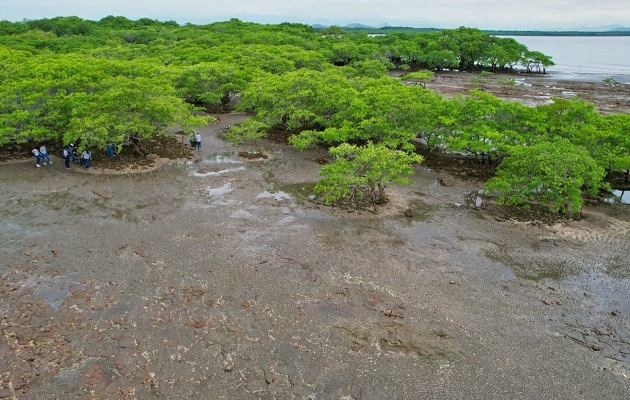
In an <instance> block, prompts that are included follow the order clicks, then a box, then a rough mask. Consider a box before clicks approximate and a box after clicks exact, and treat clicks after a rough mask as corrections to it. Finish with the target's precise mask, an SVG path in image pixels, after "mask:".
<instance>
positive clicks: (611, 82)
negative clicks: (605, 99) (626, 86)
mask: <svg viewBox="0 0 630 400" xmlns="http://www.w3.org/2000/svg"><path fill="white" fill-rule="evenodd" d="M603 82H604V83H605V84H606V86H611V87H615V86H619V85H621V82H619V81H618V80H616V79H615V78H611V77H608V78H604V80H603Z"/></svg>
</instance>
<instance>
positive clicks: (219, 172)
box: [191, 167, 246, 178]
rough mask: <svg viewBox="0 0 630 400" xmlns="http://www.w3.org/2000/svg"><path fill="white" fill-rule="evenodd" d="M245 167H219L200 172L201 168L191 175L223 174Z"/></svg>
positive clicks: (241, 169)
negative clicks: (218, 168)
mask: <svg viewBox="0 0 630 400" xmlns="http://www.w3.org/2000/svg"><path fill="white" fill-rule="evenodd" d="M245 169H246V168H245V167H236V168H227V169H220V170H217V171H214V170H212V171H206V172H202V170H198V171H195V172H193V173H191V175H192V176H195V177H198V178H203V177H206V176H218V175H223V174H227V173H230V172H238V171H244V170H245Z"/></svg>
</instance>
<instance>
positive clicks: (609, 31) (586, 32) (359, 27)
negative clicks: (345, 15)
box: [311, 23, 630, 36]
mask: <svg viewBox="0 0 630 400" xmlns="http://www.w3.org/2000/svg"><path fill="white" fill-rule="evenodd" d="M311 26H312V27H313V28H315V29H324V28H327V27H328V26H329V25H322V24H314V25H311ZM341 28H342V29H345V30H348V31H368V32H369V33H394V32H405V33H414V32H435V31H443V30H445V28H414V27H409V26H390V25H388V24H381V25H379V26H378V27H376V26H370V25H364V24H360V23H352V24H348V25H345V26H343V27H341ZM481 31H482V32H484V33H487V34H489V35H496V36H630V27H624V26H621V25H607V26H599V27H594V28H586V27H582V28H576V29H575V30H547V31H539V30H531V31H523V30H492V29H481Z"/></svg>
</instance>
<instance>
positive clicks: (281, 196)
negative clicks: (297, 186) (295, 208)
mask: <svg viewBox="0 0 630 400" xmlns="http://www.w3.org/2000/svg"><path fill="white" fill-rule="evenodd" d="M256 198H257V199H274V200H275V201H280V200H291V199H293V196H291V195H290V194H289V193H287V192H276V193H271V192H269V191H267V190H265V191H264V192H262V193H259V194H258V196H256Z"/></svg>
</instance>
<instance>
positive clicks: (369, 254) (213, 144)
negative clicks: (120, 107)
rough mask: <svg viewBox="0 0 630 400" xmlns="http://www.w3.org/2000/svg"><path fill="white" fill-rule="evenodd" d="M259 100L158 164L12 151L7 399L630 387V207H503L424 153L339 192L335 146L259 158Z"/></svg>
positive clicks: (5, 224)
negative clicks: (351, 201)
mask: <svg viewBox="0 0 630 400" xmlns="http://www.w3.org/2000/svg"><path fill="white" fill-rule="evenodd" d="M243 118H245V116H243V115H239V114H230V115H220V116H219V121H217V122H215V123H213V124H211V125H209V126H208V127H207V128H205V129H204V130H202V131H201V133H202V135H203V145H202V150H201V152H200V153H199V154H198V157H196V159H195V160H192V161H182V162H176V163H173V164H169V165H164V166H162V167H161V168H159V169H157V170H154V171H151V172H145V173H136V174H113V175H112V174H103V173H93V174H85V173H82V172H80V171H78V170H73V169H71V170H70V171H66V170H65V169H64V168H63V165H62V163H61V162H55V164H53V165H52V166H48V167H46V168H38V169H35V168H31V167H32V166H31V165H30V164H28V163H12V164H6V165H1V166H0V185H1V187H2V191H0V217H1V218H0V243H2V246H1V247H0V280H1V282H0V311H1V313H0V314H1V317H0V318H1V319H0V335H1V336H2V340H0V398H20V399H22V398H24V399H55V398H59V399H63V398H86V399H87V398H111V399H120V398H123V399H148V398H164V399H191V398H194V399H207V398H217V399H228V398H229V399H232V398H239V399H255V398H279V399H280V398H281V399H284V398H304V399H306V398H311V399H352V398H354V399H384V398H399V399H417V398H448V399H453V398H466V399H488V398H492V399H495V398H496V399H504V398H512V399H521V398H522V399H530V398H572V399H592V398H600V399H620V398H624V397H626V396H627V393H628V392H630V346H629V345H628V343H629V342H630V337H629V335H630V300H629V299H630V296H628V293H630V290H629V289H630V264H629V263H630V261H629V257H628V256H629V255H630V254H629V252H630V232H629V230H630V215H629V210H628V208H625V207H626V206H624V205H619V204H603V205H588V206H587V207H586V209H585V211H584V215H583V218H582V219H580V220H576V221H560V222H557V223H550V224H547V223H543V222H541V223H536V224H532V223H526V222H522V221H518V220H512V219H508V218H500V219H498V218H496V216H495V215H494V214H493V213H492V212H491V206H490V204H489V203H488V201H487V200H485V199H484V202H483V203H482V205H481V207H479V208H478V207H476V206H475V204H470V202H467V200H466V199H467V198H468V197H469V196H470V193H477V191H478V190H479V189H480V187H481V182H480V181H477V180H475V179H460V178H458V177H457V176H454V175H451V174H449V173H448V172H446V171H444V170H440V169H433V168H429V167H427V166H418V167H416V173H415V177H414V180H415V181H416V183H415V184H414V185H412V186H409V187H403V188H400V187H391V188H388V197H389V199H390V204H389V205H388V206H386V207H384V208H381V209H379V210H377V211H374V210H363V211H356V212H348V211H344V210H340V209H337V208H328V207H323V206H321V204H319V202H318V201H317V199H315V198H314V197H313V196H312V193H311V192H312V187H313V185H314V183H315V182H316V180H317V178H318V171H319V168H320V167H321V165H319V164H318V158H321V157H320V156H319V155H318V153H317V152H315V151H313V152H309V151H306V152H296V151H295V150H293V149H292V148H291V147H289V146H286V145H283V144H281V143H276V142H265V143H264V148H265V151H266V152H267V154H268V156H269V157H268V158H267V159H248V158H243V157H240V156H239V155H238V154H239V152H247V151H251V150H252V147H250V146H248V145H241V146H233V145H232V144H229V143H227V142H225V141H224V140H222V138H221V132H222V130H223V127H224V126H226V125H229V124H234V123H238V122H239V121H241V120H242V119H243ZM54 160H55V161H58V160H57V159H54ZM49 167H50V168H49ZM440 180H443V181H444V182H446V185H441V184H439V182H440ZM409 209H411V210H413V212H412V213H411V214H410V215H406V212H407V210H409Z"/></svg>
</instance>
